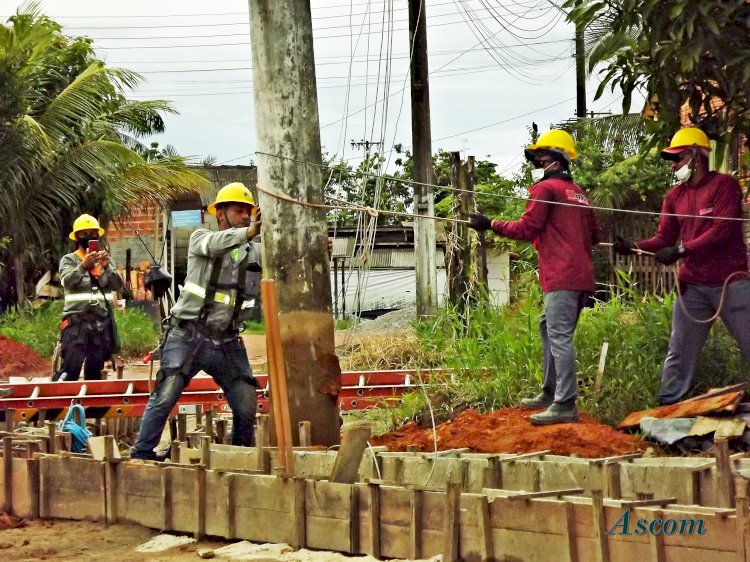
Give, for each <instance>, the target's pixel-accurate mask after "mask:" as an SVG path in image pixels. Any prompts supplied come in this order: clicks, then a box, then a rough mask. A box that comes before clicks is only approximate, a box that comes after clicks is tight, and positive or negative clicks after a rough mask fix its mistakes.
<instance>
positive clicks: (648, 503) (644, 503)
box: [620, 498, 677, 509]
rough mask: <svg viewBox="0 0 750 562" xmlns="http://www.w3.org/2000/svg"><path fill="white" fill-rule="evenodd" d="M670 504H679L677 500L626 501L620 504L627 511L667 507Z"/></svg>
mask: <svg viewBox="0 0 750 562" xmlns="http://www.w3.org/2000/svg"><path fill="white" fill-rule="evenodd" d="M670 503H677V500H676V499H675V498H649V499H643V500H630V501H624V502H622V503H621V504H620V506H621V507H623V508H625V509H628V508H633V507H650V506H654V505H659V506H662V507H666V506H668V505H669V504H670Z"/></svg>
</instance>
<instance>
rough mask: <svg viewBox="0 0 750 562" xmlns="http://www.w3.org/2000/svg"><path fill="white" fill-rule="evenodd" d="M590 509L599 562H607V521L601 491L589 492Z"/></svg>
mask: <svg viewBox="0 0 750 562" xmlns="http://www.w3.org/2000/svg"><path fill="white" fill-rule="evenodd" d="M591 500H592V501H591V507H592V511H593V516H594V532H595V537H596V545H597V554H598V560H599V562H609V560H610V558H609V544H608V542H607V534H606V533H607V521H606V517H605V515H604V499H603V494H602V491H601V490H591Z"/></svg>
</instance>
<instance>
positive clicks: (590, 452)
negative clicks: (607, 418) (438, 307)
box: [371, 408, 646, 458]
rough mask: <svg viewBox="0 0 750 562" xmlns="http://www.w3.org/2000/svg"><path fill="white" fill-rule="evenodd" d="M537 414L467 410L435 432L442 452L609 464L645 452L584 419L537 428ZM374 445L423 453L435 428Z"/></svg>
mask: <svg viewBox="0 0 750 562" xmlns="http://www.w3.org/2000/svg"><path fill="white" fill-rule="evenodd" d="M533 413H534V411H532V410H523V409H521V408H502V409H500V410H496V411H494V412H490V413H487V414H480V413H478V412H477V411H475V410H465V411H463V412H461V413H460V414H458V415H457V416H456V417H455V418H453V419H452V420H450V421H447V422H445V423H442V424H439V425H438V426H437V428H436V433H437V447H438V450H441V451H444V450H448V449H460V448H464V447H468V448H469V449H471V451H472V452H476V453H533V452H537V451H551V453H552V454H554V455H579V456H581V457H585V458H604V457H609V456H615V455H621V454H623V453H631V452H634V451H640V450H643V449H645V448H646V443H644V442H643V441H641V440H640V439H639V438H638V437H637V436H635V435H628V434H625V433H622V432H620V431H617V430H616V429H613V428H611V427H610V426H608V425H605V424H602V423H599V422H597V421H595V420H594V419H592V418H591V417H589V416H587V415H586V414H583V413H582V414H581V421H580V422H579V423H563V424H557V425H547V426H536V425H532V424H531V422H530V421H529V416H531V414H533ZM371 443H372V445H385V446H387V447H388V449H390V450H391V451H405V450H406V447H407V445H416V447H417V450H418V451H423V452H429V451H433V450H434V448H435V436H434V433H433V431H432V428H431V427H430V428H427V429H423V428H421V427H419V426H418V425H417V424H416V423H409V424H406V425H404V426H402V427H400V428H399V429H398V430H396V431H394V432H391V433H386V434H384V435H380V436H377V437H373V438H372V440H371Z"/></svg>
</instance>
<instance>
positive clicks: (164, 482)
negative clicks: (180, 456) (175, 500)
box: [160, 467, 172, 532]
mask: <svg viewBox="0 0 750 562" xmlns="http://www.w3.org/2000/svg"><path fill="white" fill-rule="evenodd" d="M160 475H161V497H162V498H164V500H163V502H162V517H161V526H162V531H163V532H167V531H171V530H172V470H171V469H170V468H169V467H165V468H163V469H162V471H161V473H160Z"/></svg>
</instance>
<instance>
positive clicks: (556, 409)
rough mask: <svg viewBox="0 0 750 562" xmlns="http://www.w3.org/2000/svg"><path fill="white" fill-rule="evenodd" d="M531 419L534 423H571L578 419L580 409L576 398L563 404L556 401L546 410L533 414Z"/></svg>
mask: <svg viewBox="0 0 750 562" xmlns="http://www.w3.org/2000/svg"><path fill="white" fill-rule="evenodd" d="M529 420H531V423H532V424H534V425H550V424H553V423H571V422H577V421H578V409H577V408H576V403H575V401H574V400H571V401H570V402H566V403H564V404H561V403H559V402H554V403H553V404H552V405H551V406H550V407H549V408H547V409H546V410H545V411H544V412H541V413H539V414H534V415H532V416H531V417H530V418H529Z"/></svg>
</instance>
